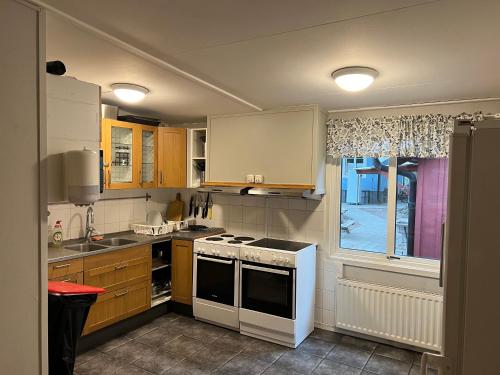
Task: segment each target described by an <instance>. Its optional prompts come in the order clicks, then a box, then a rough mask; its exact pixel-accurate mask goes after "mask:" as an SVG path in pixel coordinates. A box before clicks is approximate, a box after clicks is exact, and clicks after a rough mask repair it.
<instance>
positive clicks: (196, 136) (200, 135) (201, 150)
mask: <svg viewBox="0 0 500 375" xmlns="http://www.w3.org/2000/svg"><path fill="white" fill-rule="evenodd" d="M206 156H207V129H206V128H197V129H189V130H188V147H187V168H188V173H187V174H188V176H187V178H188V181H187V185H188V187H190V188H197V187H199V186H200V185H201V184H202V183H203V182H204V181H205V170H206Z"/></svg>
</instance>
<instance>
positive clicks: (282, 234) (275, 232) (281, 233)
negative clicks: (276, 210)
mask: <svg viewBox="0 0 500 375" xmlns="http://www.w3.org/2000/svg"><path fill="white" fill-rule="evenodd" d="M269 237H272V238H278V239H283V240H287V239H288V228H287V227H275V226H273V225H271V226H269Z"/></svg>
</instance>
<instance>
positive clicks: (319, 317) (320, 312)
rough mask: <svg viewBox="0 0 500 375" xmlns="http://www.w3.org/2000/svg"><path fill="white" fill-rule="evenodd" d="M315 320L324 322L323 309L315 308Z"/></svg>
mask: <svg viewBox="0 0 500 375" xmlns="http://www.w3.org/2000/svg"><path fill="white" fill-rule="evenodd" d="M314 321H315V322H318V323H323V309H320V308H315V309H314Z"/></svg>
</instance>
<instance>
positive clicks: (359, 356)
mask: <svg viewBox="0 0 500 375" xmlns="http://www.w3.org/2000/svg"><path fill="white" fill-rule="evenodd" d="M370 355H371V352H368V351H366V350H362V349H360V348H357V347H355V346H351V345H343V344H339V345H336V346H335V347H334V348H333V350H332V351H331V352H330V353H329V354H328V355H327V357H326V358H327V359H329V360H331V361H334V362H338V363H342V364H344V365H348V366H351V367H356V368H360V369H362V368H363V367H364V366H365V364H366V362H368V359H369V358H370Z"/></svg>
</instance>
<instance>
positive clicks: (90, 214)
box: [85, 206, 95, 242]
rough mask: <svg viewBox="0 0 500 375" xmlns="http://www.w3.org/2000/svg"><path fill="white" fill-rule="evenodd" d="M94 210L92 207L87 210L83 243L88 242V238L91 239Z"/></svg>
mask: <svg viewBox="0 0 500 375" xmlns="http://www.w3.org/2000/svg"><path fill="white" fill-rule="evenodd" d="M94 231H95V228H94V209H93V208H92V206H89V208H87V223H86V225H85V241H87V242H90V241H91V240H90V238H91V237H92V233H94Z"/></svg>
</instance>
